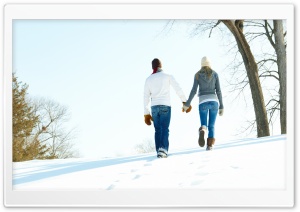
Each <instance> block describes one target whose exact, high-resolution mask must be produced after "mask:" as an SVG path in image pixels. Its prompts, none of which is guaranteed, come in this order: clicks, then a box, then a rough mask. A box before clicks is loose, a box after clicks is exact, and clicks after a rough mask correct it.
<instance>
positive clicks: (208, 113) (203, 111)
mask: <svg viewBox="0 0 300 212" xmlns="http://www.w3.org/2000/svg"><path fill="white" fill-rule="evenodd" d="M218 108H219V103H218V102H215V101H209V102H204V103H202V104H199V114H200V122H201V126H206V127H208V138H214V137H215V122H216V118H217V114H218ZM207 119H208V125H207Z"/></svg>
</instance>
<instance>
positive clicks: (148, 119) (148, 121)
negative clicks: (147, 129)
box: [144, 114, 153, 126]
mask: <svg viewBox="0 0 300 212" xmlns="http://www.w3.org/2000/svg"><path fill="white" fill-rule="evenodd" d="M144 121H145V123H146V124H147V125H149V126H150V125H151V121H153V119H152V116H151V115H150V114H147V115H144Z"/></svg>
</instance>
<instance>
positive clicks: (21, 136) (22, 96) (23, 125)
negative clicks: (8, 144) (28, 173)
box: [12, 73, 44, 162]
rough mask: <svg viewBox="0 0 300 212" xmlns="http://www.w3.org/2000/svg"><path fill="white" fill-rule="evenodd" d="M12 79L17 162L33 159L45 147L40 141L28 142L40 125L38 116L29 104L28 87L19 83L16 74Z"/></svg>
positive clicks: (14, 142)
mask: <svg viewBox="0 0 300 212" xmlns="http://www.w3.org/2000/svg"><path fill="white" fill-rule="evenodd" d="M12 77H13V79H12V99H13V102H12V112H13V114H12V122H13V161H14V162H17V161H24V160H30V159H32V155H33V154H34V152H39V151H40V150H41V149H44V147H43V146H42V145H41V144H40V143H39V141H35V143H31V142H29V141H28V140H27V138H28V137H29V136H30V135H31V132H32V130H33V129H34V127H35V126H36V125H37V123H38V115H36V114H35V111H34V108H33V107H32V106H31V105H30V104H29V103H28V100H27V90H28V85H26V84H24V83H22V82H19V81H18V78H17V77H16V74H15V73H13V76H12Z"/></svg>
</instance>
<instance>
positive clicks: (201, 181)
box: [191, 180, 204, 186]
mask: <svg viewBox="0 0 300 212" xmlns="http://www.w3.org/2000/svg"><path fill="white" fill-rule="evenodd" d="M203 182H204V180H197V181H194V182H192V183H191V186H194V185H199V184H201V183H203Z"/></svg>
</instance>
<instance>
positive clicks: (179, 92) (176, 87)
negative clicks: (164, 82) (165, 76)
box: [170, 75, 186, 102]
mask: <svg viewBox="0 0 300 212" xmlns="http://www.w3.org/2000/svg"><path fill="white" fill-rule="evenodd" d="M170 84H171V85H172V87H173V88H174V90H175V92H176V94H177V96H178V97H179V98H180V99H181V102H186V97H185V95H184V93H183V90H182V89H181V87H180V86H179V84H178V82H177V81H176V80H175V78H174V77H173V76H172V75H170Z"/></svg>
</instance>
